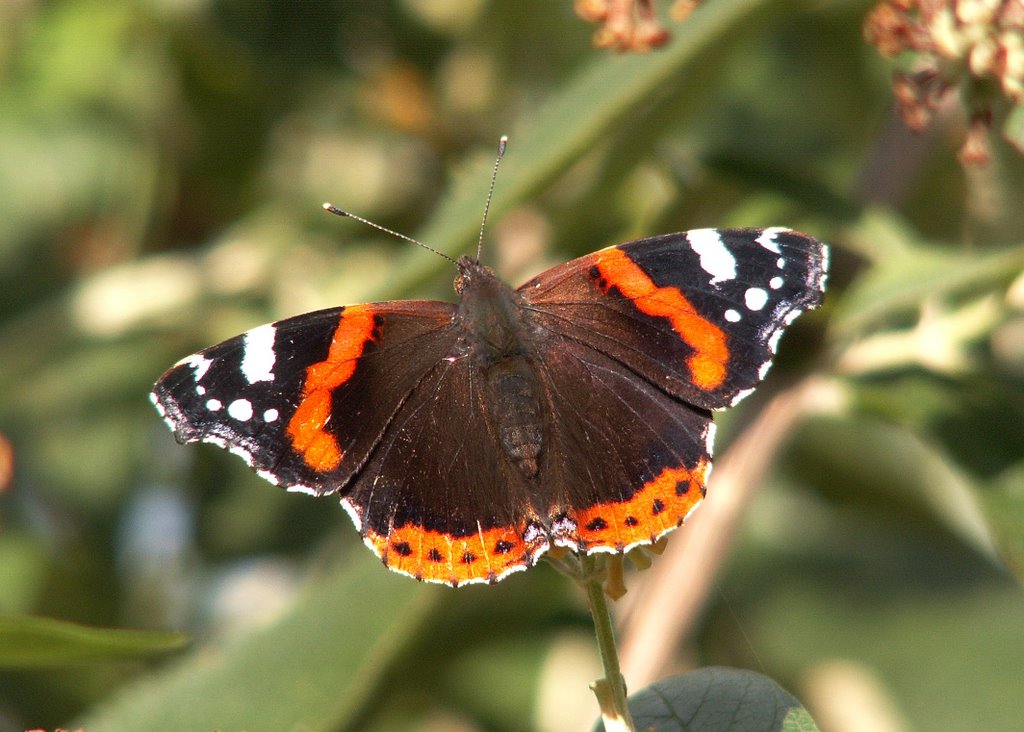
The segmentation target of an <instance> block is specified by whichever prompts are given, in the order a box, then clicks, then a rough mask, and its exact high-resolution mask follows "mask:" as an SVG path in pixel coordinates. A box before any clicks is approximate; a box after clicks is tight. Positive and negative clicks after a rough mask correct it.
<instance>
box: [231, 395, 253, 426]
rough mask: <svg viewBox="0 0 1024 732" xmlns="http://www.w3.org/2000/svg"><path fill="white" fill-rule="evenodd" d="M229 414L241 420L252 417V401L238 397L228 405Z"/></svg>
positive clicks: (245, 420) (244, 420)
mask: <svg viewBox="0 0 1024 732" xmlns="http://www.w3.org/2000/svg"><path fill="white" fill-rule="evenodd" d="M228 414H229V415H230V416H231V417H232V418H233V419H237V420H238V421H239V422H248V421H249V420H250V419H252V402H250V401H249V400H248V399H236V400H235V401H233V402H231V404H229V405H228Z"/></svg>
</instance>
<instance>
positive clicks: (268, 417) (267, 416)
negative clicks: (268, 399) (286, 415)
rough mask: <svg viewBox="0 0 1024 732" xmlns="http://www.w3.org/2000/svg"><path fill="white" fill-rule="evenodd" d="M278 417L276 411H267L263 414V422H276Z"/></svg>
mask: <svg viewBox="0 0 1024 732" xmlns="http://www.w3.org/2000/svg"><path fill="white" fill-rule="evenodd" d="M278 416H279V412H278V411H277V410H276V409H273V408H271V409H268V410H267V411H265V412H264V413H263V421H264V422H276V421H277V418H278Z"/></svg>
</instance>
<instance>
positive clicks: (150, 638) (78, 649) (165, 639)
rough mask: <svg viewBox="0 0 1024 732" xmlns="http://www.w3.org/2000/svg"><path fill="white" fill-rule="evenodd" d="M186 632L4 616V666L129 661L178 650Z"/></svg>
mask: <svg viewBox="0 0 1024 732" xmlns="http://www.w3.org/2000/svg"><path fill="white" fill-rule="evenodd" d="M187 643H188V636H186V635H185V634H183V633H169V632H161V631H150V630H121V629H117V628H93V627H89V626H86V625H78V624H77V623H69V622H66V621H63V620H53V619H51V618H39V617H29V616H0V666H6V667H9V668H41V667H60V666H71V665H75V664H81V663H90V662H103V661H126V660H135V659H139V658H143V657H146V656H153V655H158V654H162V653H167V652H169V651H174V650H177V649H179V648H181V647H183V646H184V645H186V644H187Z"/></svg>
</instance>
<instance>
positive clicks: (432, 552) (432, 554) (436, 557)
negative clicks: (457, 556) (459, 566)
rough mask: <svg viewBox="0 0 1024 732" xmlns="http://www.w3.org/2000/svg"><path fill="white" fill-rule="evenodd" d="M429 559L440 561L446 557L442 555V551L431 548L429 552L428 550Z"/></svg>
mask: <svg viewBox="0 0 1024 732" xmlns="http://www.w3.org/2000/svg"><path fill="white" fill-rule="evenodd" d="M427 559H429V560H430V561H431V562H440V561H441V560H442V559H444V557H442V556H441V552H439V551H438V550H437V549H431V550H430V551H429V552H427Z"/></svg>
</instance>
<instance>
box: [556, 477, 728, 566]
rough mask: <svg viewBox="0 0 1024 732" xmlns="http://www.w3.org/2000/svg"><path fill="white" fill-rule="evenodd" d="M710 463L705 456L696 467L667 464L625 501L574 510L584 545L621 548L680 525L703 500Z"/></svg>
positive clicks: (574, 517) (572, 516) (655, 537)
mask: <svg viewBox="0 0 1024 732" xmlns="http://www.w3.org/2000/svg"><path fill="white" fill-rule="evenodd" d="M710 467H711V461H710V460H706V459H705V460H701V461H700V462H699V463H697V466H696V467H695V468H694V469H693V470H688V469H686V468H665V469H664V470H662V471H661V473H659V474H658V476H657V477H655V478H653V479H652V480H650V481H648V482H647V483H644V485H643V487H641V488H640V490H639V491H637V492H636V493H635V494H634V495H633V497H632V498H630V499H628V500H626V501H621V502H615V501H610V502H608V503H599V504H598V505H596V506H593V507H591V508H587V509H584V510H580V511H574V512H571V513H570V514H569V515H570V517H571V518H572V519H573V520H574V521H575V522H576V524H577V526H578V530H579V535H580V541H581V542H582V544H583V547H584V548H585V549H586V550H587V551H589V550H591V549H593V548H594V547H598V546H601V547H609V548H611V549H616V550H621V549H622V548H623V547H626V546H629V545H630V544H636V543H644V542H647V543H650V542H653V541H655V540H656V539H657V538H658V537H659V536H661V535H662V534H664V533H666V532H668V531H671V530H672V529H674V528H676V527H678V526H679V525H680V524H682V523H683V521H684V520H685V519H686V517H687V516H689V514H690V512H691V511H692V510H693V509H694V508H696V506H697V504H699V503H700V502H701V500H703V498H704V484H705V482H706V480H707V474H708V469H709V468H710ZM677 486H684V487H685V488H686V490H685V492H682V493H681V494H680V493H678V492H677V490H676V488H677ZM655 502H657V508H656V503H655ZM588 527H589V528H588Z"/></svg>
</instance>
